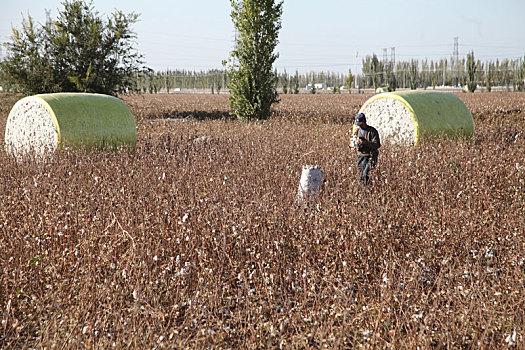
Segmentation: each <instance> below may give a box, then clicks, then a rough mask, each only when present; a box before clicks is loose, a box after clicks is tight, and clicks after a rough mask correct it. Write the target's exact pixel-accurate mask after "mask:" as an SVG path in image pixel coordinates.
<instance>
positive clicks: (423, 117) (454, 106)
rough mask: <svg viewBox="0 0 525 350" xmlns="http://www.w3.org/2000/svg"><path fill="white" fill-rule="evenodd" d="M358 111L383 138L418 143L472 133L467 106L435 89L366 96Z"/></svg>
mask: <svg viewBox="0 0 525 350" xmlns="http://www.w3.org/2000/svg"><path fill="white" fill-rule="evenodd" d="M359 112H360V113H364V114H365V115H366V120H367V124H369V125H371V126H373V127H375V128H376V129H377V131H378V132H379V135H380V137H381V140H382V141H386V140H388V141H390V142H392V143H408V144H414V145H417V144H418V142H419V141H420V140H421V139H422V138H424V137H426V136H429V135H440V134H445V135H449V136H456V135H465V136H470V135H472V134H473V133H474V120H473V119H472V115H471V114H470V111H469V110H468V108H467V106H465V104H464V103H463V102H462V101H461V100H460V99H459V98H458V97H457V96H455V95H453V94H451V93H447V92H435V91H400V92H386V93H381V94H378V95H375V96H373V97H371V98H370V99H368V100H367V101H366V102H365V103H364V105H363V106H362V107H361V109H360V111H359Z"/></svg>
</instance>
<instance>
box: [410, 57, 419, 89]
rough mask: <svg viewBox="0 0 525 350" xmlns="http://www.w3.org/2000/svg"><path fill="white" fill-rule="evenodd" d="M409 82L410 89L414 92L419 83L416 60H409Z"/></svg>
mask: <svg viewBox="0 0 525 350" xmlns="http://www.w3.org/2000/svg"><path fill="white" fill-rule="evenodd" d="M409 70H410V71H409V80H410V89H411V90H416V89H417V85H418V82H419V62H418V60H410V68H409Z"/></svg>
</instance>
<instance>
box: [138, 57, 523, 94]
mask: <svg viewBox="0 0 525 350" xmlns="http://www.w3.org/2000/svg"><path fill="white" fill-rule="evenodd" d="M274 74H275V76H276V77H277V79H276V80H275V82H274V83H275V87H276V88H277V89H278V90H279V92H281V93H285V94H293V93H299V91H300V90H301V89H304V88H305V87H306V86H307V85H308V84H312V83H324V84H326V86H328V87H330V88H331V90H332V91H334V90H335V91H336V92H337V91H338V89H340V88H341V87H342V86H344V87H345V88H348V86H351V87H352V88H358V89H372V88H373V89H376V88H378V87H384V88H386V89H388V90H391V91H394V90H396V89H416V88H423V89H427V88H435V87H436V86H458V87H465V86H469V83H470V90H471V91H474V90H475V89H477V88H478V87H483V88H484V89H486V90H487V91H490V90H491V89H492V87H494V86H500V87H504V88H505V89H506V90H512V91H525V89H524V85H523V84H524V79H525V60H523V59H517V60H509V59H503V60H501V61H500V60H496V61H487V62H481V61H480V60H475V57H474V53H473V52H471V53H469V54H468V55H467V57H466V58H462V59H459V60H458V61H457V62H454V60H453V59H446V58H443V59H441V60H439V61H432V60H430V61H429V60H421V61H419V60H410V61H400V62H397V63H396V64H395V66H394V64H392V63H391V62H383V61H380V60H378V59H377V56H375V55H372V56H367V57H366V58H364V59H363V74H359V75H354V74H353V73H352V71H351V70H350V71H349V72H348V73H347V74H343V73H340V72H330V71H328V72H306V73H299V72H298V71H295V72H294V73H288V72H286V70H285V71H284V72H282V73H278V72H276V71H274ZM227 87H228V75H227V71H226V70H218V69H214V70H208V71H198V72H195V71H185V70H166V71H160V72H153V71H151V72H142V73H136V74H135V76H134V77H133V79H132V84H131V86H130V90H131V91H134V92H140V93H158V92H168V93H169V92H173V91H175V90H176V89H181V90H207V91H211V92H212V93H219V92H221V91H224V90H226V89H227Z"/></svg>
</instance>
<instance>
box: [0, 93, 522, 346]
mask: <svg viewBox="0 0 525 350" xmlns="http://www.w3.org/2000/svg"><path fill="white" fill-rule="evenodd" d="M458 96H459V97H460V98H462V99H464V101H465V103H466V104H467V106H468V107H469V108H470V109H471V111H472V112H473V114H474V118H475V121H476V134H475V136H474V137H473V138H472V139H470V140H456V141H451V140H446V139H436V140H432V141H428V142H424V143H423V144H422V145H421V146H420V147H417V148H415V149H412V148H399V147H392V146H389V145H388V144H385V145H384V146H383V147H382V149H381V153H380V157H379V164H378V167H377V168H376V169H375V170H374V172H373V173H372V179H373V184H372V186H370V187H368V188H362V187H360V186H358V183H357V180H356V174H355V171H354V168H355V164H354V163H355V155H354V153H353V152H352V151H351V150H350V149H349V140H348V129H349V127H350V125H349V124H348V123H344V121H347V120H348V118H351V117H352V116H353V115H355V114H356V113H357V110H358V109H359V107H360V105H361V104H362V103H363V102H364V101H365V100H366V98H368V97H369V96H365V95H361V96H360V95H307V96H306V95H305V96H303V95H299V96H282V97H281V103H280V104H278V105H277V106H276V107H275V112H274V116H273V117H272V118H271V119H270V120H268V121H266V122H251V123H241V122H237V121H235V120H231V119H228V118H223V119H219V120H201V121H198V120H194V119H193V118H188V119H182V120H173V119H172V118H184V117H188V115H189V114H194V113H201V114H200V115H201V117H202V119H210V118H211V119H213V118H214V116H219V115H220V116H225V115H227V113H228V112H229V107H228V102H227V96H226V95H164V96H161V95H159V96H145V97H144V96H131V97H129V96H126V97H124V100H125V101H126V103H128V105H129V106H130V108H131V110H132V112H133V113H134V115H135V116H136V117H137V124H138V135H139V140H138V147H137V150H136V151H135V152H134V153H128V152H127V151H119V152H108V153H102V152H99V153H96V152H93V153H86V152H83V151H78V152H75V153H73V152H71V153H68V152H61V153H58V154H57V155H56V156H55V157H54V158H52V159H51V160H50V161H49V162H47V163H46V164H42V165H39V166H35V165H34V164H31V163H26V164H17V163H15V162H14V161H13V160H11V159H9V158H8V157H7V156H6V154H5V152H0V158H1V159H0V161H1V164H2V168H1V170H0V320H1V324H0V347H1V348H11V347H30V348H33V347H39V346H42V347H54V346H57V347H60V346H61V347H65V348H77V347H83V346H85V347H95V348H107V347H110V346H111V345H113V344H114V345H116V346H117V347H118V348H122V347H134V348H136V347H139V346H144V347H146V348H152V347H157V348H174V347H191V348H202V347H218V348H229V347H246V348H275V347H279V346H284V347H294V348H320V347H324V346H326V347H329V348H339V347H357V346H359V345H360V344H361V345H364V346H371V347H377V348H387V347H390V348H407V347H408V348H415V347H416V346H420V347H421V348H429V347H441V348H444V347H455V348H456V347H492V348H498V347H501V346H508V345H512V343H515V344H517V345H518V346H523V344H524V339H523V334H524V333H523V332H524V321H525V318H524V313H523V310H524V309H525V277H524V276H525V253H524V252H525V237H524V234H523V232H524V231H525V219H524V218H525V215H524V214H525V192H524V190H525V185H524V179H525V126H524V122H525V120H524V112H523V110H524V105H525V98H524V96H525V95H523V94H512V93H505V94H469V95H466V94H460V95H458ZM9 105H12V102H11V100H5V99H3V100H2V102H1V104H0V106H1V108H2V127H4V126H5V118H6V117H7V112H8V110H9V108H10V106H9ZM6 106H8V107H6ZM210 116H211V117H210ZM167 117H168V118H169V119H165V118H167ZM1 134H2V135H3V129H2V130H1ZM203 136H204V137H203ZM196 140H199V141H196ZM518 163H519V164H518ZM306 164H318V165H320V167H321V168H322V169H323V170H325V172H326V175H327V180H326V182H325V184H324V185H323V186H324V187H323V189H322V194H321V197H320V201H319V203H318V205H317V206H312V207H306V208H305V207H297V206H295V204H294V199H295V197H294V196H295V194H296V191H297V186H298V183H299V178H300V174H301V166H303V165H306ZM349 168H351V169H349ZM513 335H514V338H513ZM513 339H514V340H513Z"/></svg>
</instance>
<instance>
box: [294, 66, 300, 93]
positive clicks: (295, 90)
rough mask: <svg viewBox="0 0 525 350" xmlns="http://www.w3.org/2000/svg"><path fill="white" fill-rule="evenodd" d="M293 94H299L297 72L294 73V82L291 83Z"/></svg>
mask: <svg viewBox="0 0 525 350" xmlns="http://www.w3.org/2000/svg"><path fill="white" fill-rule="evenodd" d="M293 93H294V94H298V93H299V72H298V71H297V70H296V71H295V76H294V82H293Z"/></svg>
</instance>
